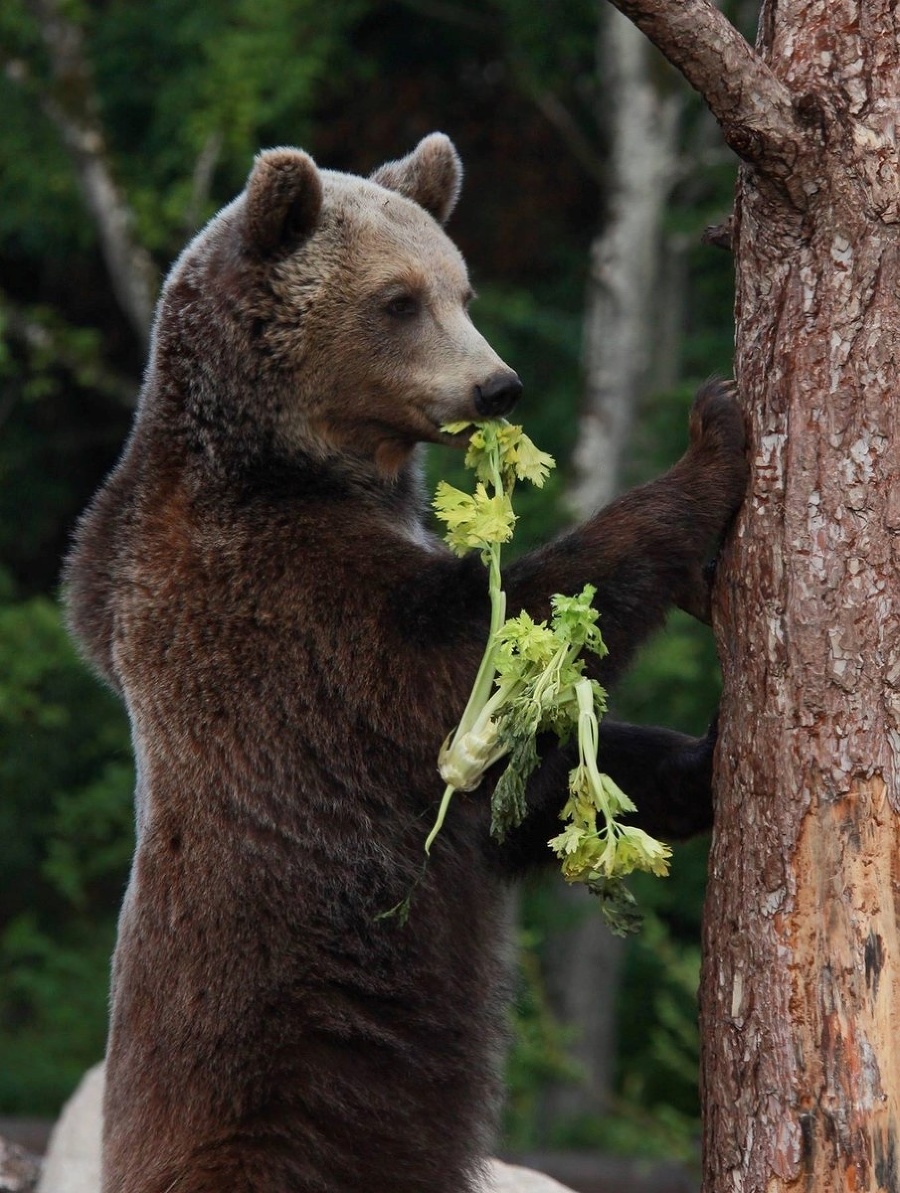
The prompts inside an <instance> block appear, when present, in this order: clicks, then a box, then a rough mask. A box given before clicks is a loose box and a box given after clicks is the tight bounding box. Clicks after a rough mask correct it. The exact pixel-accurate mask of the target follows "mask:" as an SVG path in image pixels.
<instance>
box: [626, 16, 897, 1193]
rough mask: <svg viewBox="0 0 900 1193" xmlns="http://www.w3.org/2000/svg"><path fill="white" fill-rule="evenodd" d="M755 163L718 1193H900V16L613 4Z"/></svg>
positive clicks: (742, 325) (710, 1175)
mask: <svg viewBox="0 0 900 1193" xmlns="http://www.w3.org/2000/svg"><path fill="white" fill-rule="evenodd" d="M614 2H615V3H616V4H617V7H620V8H622V9H624V10H626V11H627V12H628V14H629V15H630V16H632V18H633V19H634V20H635V21H636V22H637V23H638V24H639V25H641V27H642V28H644V29H645V31H646V32H648V34H649V35H650V36H651V37H653V38H654V40H656V41H657V44H658V45H660V48H662V49H663V51H664V52H665V53H668V54H669V55H670V57H671V58H672V60H673V61H674V62H675V63H676V65H678V66H679V67H680V68H681V69H682V70H683V71H684V73H685V74H686V75H687V77H688V78H689V80H690V81H691V82H692V83H693V84H694V85H695V86H696V87H698V89H699V90H701V92H702V93H703V94H704V95H705V96H706V98H707V100H708V102H709V103H710V106H711V107H712V108H713V111H714V113H715V114H716V116H717V117H718V118H719V120H720V122H721V123H722V125H723V128H724V131H725V134H726V138H727V139H728V140H729V142H730V143H731V144H732V146H733V147H734V148H735V149H736V150H737V151H738V152H739V153H740V154H741V155H742V156H743V157H744V158H745V159H746V160H747V163H748V164H746V165H745V166H744V167H743V169H742V173H741V179H740V184H739V191H738V204H737V219H736V225H735V228H736V238H735V243H736V251H737V267H738V282H737V308H736V309H737V325H738V326H737V362H736V373H737V379H738V387H739V390H740V393H741V396H742V399H743V401H744V404H745V407H746V411H747V418H748V429H749V433H750V443H751V453H752V461H753V477H752V482H751V492H750V495H749V497H748V500H747V503H746V505H745V507H744V510H743V512H742V514H741V516H740V518H739V521H738V525H737V528H736V533H735V534H734V535H733V536H732V538H731V541H730V543H729V545H728V547H727V549H726V551H725V553H724V556H723V559H722V561H721V564H720V568H719V582H718V598H717V615H716V624H717V630H718V637H719V642H720V646H721V649H722V654H723V668H724V674H725V695H724V699H723V705H722V716H721V726H722V730H721V742H720V749H719V752H718V760H717V782H716V786H717V793H718V806H717V825H716V833H715V837H714V842H713V851H712V857H711V864H710V869H711V872H710V886H709V892H708V899H707V908H706V920H705V929H704V974H703V980H702V989H701V1013H702V1028H703V1090H704V1116H705V1126H704V1153H705V1158H704V1181H705V1183H704V1190H705V1193H779V1191H787V1190H788V1189H792V1190H799V1189H802V1190H810V1191H814V1193H832V1191H833V1193H837V1191H838V1190H840V1191H842V1193H843V1191H845V1190H868V1191H871V1193H875V1191H876V1190H888V1191H890V1193H896V1191H897V1190H900V1139H898V1129H900V938H898V911H900V843H898V831H897V830H898V811H900V583H898V579H897V575H898V564H900V489H898V486H897V478H896V472H897V467H898V464H900V453H898V444H900V406H898V402H897V398H896V385H897V380H896V378H897V371H898V363H900V305H898V295H900V248H898V231H900V228H898V225H900V170H898V164H900V163H898V154H897V143H898V142H897V137H898V117H900V101H898V96H900V28H898V16H897V10H896V4H895V2H894V0H804V3H802V4H791V5H784V4H780V5H776V4H775V3H774V2H769V3H766V4H764V6H763V12H762V20H761V29H760V38H759V43H758V52H757V53H756V54H754V53H753V52H752V51H751V50H750V49H749V47H747V46H746V44H745V43H742V42H741V40H740V39H739V38H736V35H734V31H733V30H731V29H730V26H728V25H727V22H725V21H724V19H723V18H722V17H721V14H720V13H718V12H717V11H716V10H715V9H714V8H713V7H712V6H711V5H710V4H708V3H706V0H682V2H680V3H673V2H672V0H668V2H665V0H622V2H621V3H619V0H614Z"/></svg>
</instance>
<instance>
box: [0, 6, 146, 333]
mask: <svg viewBox="0 0 900 1193" xmlns="http://www.w3.org/2000/svg"><path fill="white" fill-rule="evenodd" d="M27 7H28V10H29V12H31V14H32V15H33V16H34V18H35V20H36V21H37V23H38V26H39V29H40V33H41V37H42V39H43V41H44V45H45V46H46V48H47V51H48V54H49V58H50V68H51V72H52V81H51V84H50V85H49V86H48V85H44V86H41V87H39V88H37V95H38V99H39V102H40V104H41V106H42V108H43V110H44V112H45V113H46V114H47V116H48V117H49V118H50V120H51V121H52V122H53V123H54V124H55V125H56V127H57V130H58V131H59V133H60V136H61V138H62V142H63V144H64V145H65V147H66V149H67V150H68V152H69V155H70V157H71V158H72V162H73V164H74V166H75V171H76V175H77V177H78V182H79V185H80V187H81V191H82V194H83V195H84V199H85V203H86V205H87V207H88V210H89V211H90V214H91V216H92V217H93V220H94V223H95V225H96V228H97V232H98V234H99V237H100V245H101V249H102V252H103V259H104V261H105V263H106V267H107V270H108V271H109V276H110V281H111V283H112V287H113V291H114V293H115V295H116V298H117V300H118V302H119V305H120V306H121V308H122V310H123V311H124V312H125V314H126V315H127V316H128V319H129V321H130V323H131V325H132V327H133V329H134V331H135V332H136V333H137V335H138V337H139V339H140V340H141V342H142V343H143V344H144V345H146V344H147V343H148V342H149V339H150V327H151V324H152V321H153V306H154V301H155V294H156V289H157V281H158V279H157V275H156V269H155V268H154V265H153V262H152V261H151V259H150V256H149V254H148V253H147V251H146V250H145V249H144V247H143V246H142V245H141V244H139V243H138V241H137V239H136V238H135V236H134V231H133V223H134V220H133V216H132V212H131V208H130V207H129V205H128V201H127V199H126V198H125V196H124V194H123V193H122V191H121V190H120V188H119V187H118V185H117V184H116V181H115V179H114V178H113V174H112V170H111V168H110V163H109V151H108V148H107V145H106V139H105V137H104V134H103V127H102V124H101V121H100V116H99V103H98V101H97V96H96V93H95V90H94V86H93V79H92V77H91V71H90V67H89V64H88V60H87V56H86V54H85V52H84V41H83V38H82V34H81V30H80V29H79V27H78V26H77V25H76V24H74V23H73V22H72V21H71V20H69V18H68V17H66V16H64V15H63V13H62V11H61V10H60V7H59V5H58V2H57V0H27ZM7 74H8V76H9V77H10V78H12V79H15V80H16V81H17V82H19V83H22V84H26V83H32V80H30V79H29V77H28V74H27V69H26V68H25V67H24V66H23V64H21V63H16V64H8V65H7ZM32 85H33V83H32Z"/></svg>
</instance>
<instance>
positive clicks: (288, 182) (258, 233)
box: [245, 149, 322, 253]
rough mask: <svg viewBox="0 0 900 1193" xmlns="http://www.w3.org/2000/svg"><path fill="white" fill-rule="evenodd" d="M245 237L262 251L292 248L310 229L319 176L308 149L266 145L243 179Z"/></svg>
mask: <svg viewBox="0 0 900 1193" xmlns="http://www.w3.org/2000/svg"><path fill="white" fill-rule="evenodd" d="M246 196H247V198H246V207H245V213H246V214H245V218H246V227H247V234H248V239H249V241H250V243H251V244H253V245H254V246H255V247H256V248H258V249H259V250H260V251H261V252H263V253H274V252H275V251H276V250H278V249H289V248H293V247H294V246H295V245H296V244H298V243H299V242H300V241H301V240H303V239H304V238H305V237H306V236H308V235H309V234H310V232H312V230H313V228H314V227H315V225H316V221H317V220H318V218H319V212H320V210H321V208H322V179H321V176H320V174H319V170H318V167H317V166H316V163H315V162H314V161H313V159H312V158H311V157H310V156H309V154H308V153H304V152H303V151H302V150H300V149H266V150H264V151H263V152H262V153H260V154H259V155H258V156H257V158H256V161H255V162H254V164H253V169H252V170H251V172H250V177H249V178H248V179H247V188H246Z"/></svg>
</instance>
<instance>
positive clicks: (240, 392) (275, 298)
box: [66, 134, 745, 1193]
mask: <svg viewBox="0 0 900 1193" xmlns="http://www.w3.org/2000/svg"><path fill="white" fill-rule="evenodd" d="M460 180H461V168H460V164H459V160H458V158H457V155H456V152H455V150H454V148H453V146H452V144H451V143H450V141H449V140H448V139H447V138H446V137H444V136H442V135H439V134H435V135H432V136H429V137H426V138H425V139H424V140H423V141H422V142H421V143H420V144H419V145H418V147H417V148H416V149H415V150H414V151H413V152H412V153H411V154H410V155H409V156H408V157H406V158H404V159H402V160H401V161H397V162H392V163H389V164H387V165H385V166H382V167H381V168H380V169H378V170H376V171H375V173H374V174H373V175H372V176H371V178H369V179H363V178H358V177H352V176H349V175H345V174H340V173H334V172H331V171H328V170H320V169H318V168H317V166H316V165H315V163H314V162H313V161H312V159H311V158H310V157H308V156H307V155H306V154H305V153H303V152H301V151H299V150H295V149H275V150H271V151H268V152H265V153H262V154H261V155H260V156H259V158H258V159H257V161H256V163H255V165H254V167H253V170H252V172H251V174H250V177H249V180H248V182H247V186H246V189H245V190H244V192H243V193H242V194H241V195H240V196H239V197H238V198H237V199H235V200H234V201H233V202H232V203H231V204H230V205H229V206H228V207H226V208H225V209H224V210H223V211H222V212H220V213H219V215H217V216H216V217H215V218H214V219H213V220H212V222H211V223H210V224H209V225H208V226H207V227H206V228H205V229H204V230H203V231H202V232H201V233H200V234H199V235H198V236H197V238H196V239H195V240H194V241H193V243H192V244H190V245H189V246H188V248H187V249H186V250H185V252H184V253H183V255H182V256H181V258H180V259H179V260H178V262H177V263H176V264H175V266H174V268H173V269H172V272H171V274H170V276H169V278H168V280H167V282H166V284H165V287H164V289H163V293H162V297H161V299H160V303H159V310H158V314H157V319H156V326H155V331H154V335H153V344H152V351H151V356H150V362H149V366H148V369H147V374H146V381H145V384H144V388H143V392H142V395H141V399H140V404H139V408H138V412H137V417H136V420H135V424H134V429H133V431H132V434H131V437H130V439H129V441H128V444H127V446H126V448H125V451H124V454H123V456H122V459H121V461H120V463H119V464H118V466H117V467H116V469H115V471H114V472H113V473H112V475H111V476H110V478H109V479H108V480H107V482H106V484H105V485H104V487H103V488H102V489H101V491H100V493H99V494H98V495H97V497H96V499H95V500H94V502H93V504H92V505H91V507H90V508H89V510H88V511H87V513H86V514H85V516H84V518H83V520H82V521H81V523H80V526H79V529H78V531H77V537H76V542H75V545H74V549H73V551H72V554H71V557H70V559H69V561H68V565H67V574H66V586H67V596H68V604H69V612H70V619H71V625H72V628H73V630H74V633H75V634H76V636H77V638H78V639H79V641H80V643H81V646H82V648H83V650H84V652H85V654H86V656H87V658H88V659H89V660H90V662H91V663H92V664H93V666H94V667H95V668H96V669H97V670H98V671H99V672H100V673H101V675H102V676H103V677H105V679H106V680H107V681H108V682H109V683H110V684H111V685H112V686H113V687H114V688H115V689H116V690H117V691H118V692H119V693H120V694H121V696H122V698H123V699H124V701H125V703H126V705H127V708H128V713H129V716H130V718H131V725H132V730H133V737H134V750H135V755H136V760H137V776H138V777H137V794H136V799H137V849H136V853H135V857H134V865H133V869H132V873H131V878H130V881H129V885H128V889H127V893H126V895H125V900H124V906H123V908H122V913H121V921H120V925H119V938H118V944H117V946H116V952H115V959H114V966H113V984H112V1019H111V1028H110V1036H109V1048H108V1057H107V1093H106V1102H105V1133H104V1160H103V1164H104V1178H103V1188H104V1191H105V1193H226V1191H227V1193H351V1191H353V1193H362V1191H365V1193H465V1191H467V1190H475V1189H477V1188H478V1187H479V1184H480V1180H481V1169H482V1164H483V1159H484V1157H485V1156H486V1155H487V1154H488V1153H489V1149H490V1145H491V1140H492V1131H493V1128H494V1122H495V1117H496V1111H497V1106H498V1102H499V1088H498V1065H499V1061H500V1059H501V1052H502V1045H503V1040H504V1007H505V994H506V979H505V968H506V960H507V958H506V951H507V950H506V945H505V943H504V927H505V923H506V903H507V892H508V890H509V887H510V884H511V881H512V880H514V879H515V878H516V877H517V876H519V875H521V874H523V873H524V872H525V871H527V870H528V869H529V868H530V867H534V866H537V865H540V864H543V863H545V862H547V861H548V860H552V855H551V854H550V851H549V850H548V848H547V841H548V839H549V838H550V837H551V836H553V835H555V834H556V833H557V832H558V831H559V820H558V816H559V812H560V809H561V807H562V805H563V803H564V802H565V786H566V774H567V771H568V769H569V766H570V764H571V760H570V759H569V758H568V757H567V756H566V751H565V749H562V748H560V747H558V746H555V745H554V746H553V747H552V748H551V747H549V746H548V747H546V749H545V752H544V755H543V759H542V763H541V765H540V767H539V769H538V770H537V772H536V773H535V775H534V776H533V779H532V781H531V784H530V787H529V793H528V794H529V809H530V811H529V815H528V818H527V819H526V820H525V822H524V823H523V824H522V825H521V827H520V828H519V829H517V830H516V831H514V832H512V833H511V834H510V835H509V836H508V838H507V839H506V841H505V842H504V844H503V845H498V844H497V843H496V842H495V841H493V840H492V839H491V837H490V833H489V821H490V812H489V806H488V805H489V794H490V792H489V787H490V780H485V782H484V783H482V785H481V787H480V788H479V789H478V790H476V791H475V792H473V793H471V794H469V795H467V796H464V797H460V798H458V799H457V800H456V801H455V803H454V806H453V809H452V812H451V815H450V816H449V817H448V820H447V823H446V824H445V826H444V829H443V832H442V833H441V836H440V838H439V840H438V842H437V844H436V845H435V848H434V850H433V852H432V856H431V860H430V862H429V864H428V867H427V869H426V870H425V873H424V876H422V877H421V880H420V881H418V885H416V887H415V896H414V900H413V904H412V914H411V916H410V918H409V920H408V922H407V923H405V924H403V923H401V922H399V920H398V919H397V918H396V917H395V918H390V917H387V918H385V917H381V918H379V916H380V913H381V912H384V911H385V910H386V909H388V908H391V907H392V906H394V905H395V904H397V903H398V901H400V900H402V899H403V898H404V897H405V896H406V895H407V894H408V893H409V892H410V890H411V889H412V888H413V886H414V884H416V882H417V880H419V879H420V875H421V874H422V862H423V842H424V839H425V836H426V835H427V832H428V829H429V827H430V825H431V823H432V821H433V819H434V815H435V810H436V807H437V803H438V801H439V798H440V795H441V791H442V787H443V784H442V781H441V780H440V777H439V775H438V773H437V770H436V759H437V755H438V751H439V748H440V746H441V743H442V741H443V739H444V737H445V736H446V735H447V733H448V731H449V730H450V729H452V728H453V726H454V725H455V723H456V721H457V720H458V718H459V716H460V714H461V712H462V709H463V706H464V704H465V701H466V698H467V695H468V692H469V690H470V688H471V685H472V681H473V678H474V675H475V672H476V669H477V666H478V663H479V660H480V657H481V654H482V651H483V647H484V643H485V638H486V634H487V630H488V622H489V603H488V596H487V584H486V577H485V572H484V569H483V567H482V564H481V561H480V559H479V558H478V555H477V553H474V554H473V555H472V556H470V557H467V558H464V559H458V558H456V557H455V556H453V555H452V554H451V553H450V552H449V551H448V550H447V549H446V548H445V547H444V546H443V545H442V543H441V542H440V541H439V540H438V539H437V538H435V537H434V536H433V535H432V534H431V533H430V532H429V530H428V529H427V528H426V519H425V510H426V501H425V498H424V495H423V489H422V482H421V475H420V452H421V450H422V449H421V447H420V446H419V445H420V444H422V443H423V442H424V443H427V442H434V443H437V442H445V441H447V440H448V438H449V436H447V435H446V434H445V433H444V432H442V431H441V427H442V425H443V424H445V423H448V422H451V421H458V420H472V419H478V418H484V417H490V416H495V415H502V414H504V413H506V412H508V411H509V409H510V408H511V407H512V405H513V403H514V402H515V400H516V398H517V397H518V395H519V392H520V389H521V386H520V383H519V380H518V378H517V376H516V374H515V373H514V372H513V371H512V370H511V369H510V368H508V367H507V366H506V365H505V364H504V363H503V361H501V360H500V359H499V357H498V356H497V354H496V353H495V352H494V351H493V350H492V349H491V348H490V346H489V345H488V344H487V342H486V341H485V340H484V339H483V338H482V336H481V335H479V333H478V332H477V331H476V330H475V328H474V327H473V325H472V323H471V322H470V319H469V315H468V311H467V307H468V303H469V300H470V298H471V296H472V292H471V289H470V285H469V280H468V277H467V274H466V267H465V264H464V262H463V260H462V258H461V256H460V254H459V252H458V251H457V249H456V248H455V247H454V245H453V244H452V243H451V241H450V240H449V239H448V238H447V236H446V235H445V234H444V232H443V230H442V228H441V224H442V223H443V222H444V221H445V220H446V219H447V217H448V216H449V214H450V212H451V210H452V209H453V206H454V204H455V202H456V198H457V194H458V192H459V187H460ZM458 438H460V440H462V439H464V438H465V437H464V436H463V437H458ZM744 485H745V462H744V455H743V433H742V424H741V418H740V416H739V413H738V410H737V407H736V406H735V404H734V402H733V400H732V398H731V396H730V393H729V392H728V388H727V387H725V386H721V385H708V386H706V387H705V388H704V389H703V390H702V391H701V392H700V394H699V395H698V398H697V400H696V402H695V405H694V409H693V413H692V416H691V426H690V445H689V447H688V449H687V451H686V453H685V455H684V456H683V457H682V458H681V460H680V461H679V462H678V463H677V464H676V465H675V466H674V467H673V468H672V470H671V471H670V472H668V473H667V474H666V475H665V476H663V477H662V478H661V479H660V480H657V481H655V482H653V483H651V484H648V485H645V486H644V487H642V488H640V489H637V490H635V491H634V492H631V493H629V494H627V495H626V496H624V497H622V498H620V499H619V500H618V501H616V502H615V503H613V504H612V505H611V506H609V507H608V508H607V509H605V510H604V511H602V512H601V513H599V514H597V515H596V516H595V517H594V518H592V519H591V520H590V521H588V522H586V523H585V524H584V525H582V526H580V527H579V528H577V529H575V530H573V531H572V532H571V533H568V534H566V535H564V536H563V537H561V538H559V539H558V540H556V541H555V542H552V543H551V544H549V545H548V546H545V547H544V548H542V549H540V550H537V551H535V552H533V553H531V554H529V555H526V556H525V557H523V558H521V559H519V560H518V561H517V562H516V563H513V564H511V565H510V566H509V567H508V569H506V571H505V587H506V591H507V594H508V608H509V610H510V612H511V613H516V612H518V611H519V610H522V609H525V610H527V611H528V612H529V613H530V614H531V615H532V616H533V617H535V618H538V619H542V618H545V617H546V616H547V615H548V613H549V599H550V596H551V594H553V593H555V592H563V593H574V592H577V591H580V590H581V588H582V587H583V586H584V585H585V584H586V583H588V582H590V583H592V584H594V585H596V588H597V595H596V598H595V604H596V606H597V607H598V608H599V610H600V612H601V623H602V628H603V634H604V637H605V640H606V643H607V645H608V647H609V656H608V658H607V659H605V660H604V661H603V663H602V664H601V665H600V668H599V673H598V674H599V678H600V679H601V680H602V681H603V682H604V683H606V684H609V683H610V682H611V681H613V680H614V679H615V677H616V676H617V675H618V674H619V673H620V672H621V670H622V669H623V668H624V667H625V666H626V664H627V663H628V661H629V659H630V658H631V656H632V655H633V653H634V651H635V649H636V647H638V645H639V644H640V643H641V642H642V641H643V640H644V639H645V638H646V637H647V635H648V634H649V633H650V631H652V630H653V629H654V628H655V627H657V626H659V625H660V624H661V622H662V621H663V618H664V616H665V613H666V610H667V608H668V607H669V606H670V605H671V604H673V603H675V604H678V605H681V606H682V607H687V608H690V609H694V610H697V609H702V608H703V607H704V581H703V565H704V563H705V562H706V561H707V559H708V558H709V557H710V555H712V554H714V552H715V550H716V546H717V543H718V541H719V540H720V538H721V536H722V534H723V532H724V530H725V528H726V527H727V525H728V522H729V520H730V519H731V517H732V515H733V514H734V512H735V510H736V508H737V506H738V505H739V503H740V500H741V497H742V493H743V490H744ZM600 745H601V760H602V767H603V769H604V770H606V771H607V772H609V773H610V774H611V775H612V776H613V777H614V778H615V779H616V780H617V781H618V782H619V783H620V785H621V786H622V787H623V788H625V790H627V791H628V792H629V793H630V794H631V795H632V796H633V797H634V799H635V801H636V803H637V804H638V807H639V808H640V814H639V821H638V823H640V824H641V825H642V826H643V827H644V828H646V829H647V830H648V831H650V832H651V833H658V834H661V835H668V836H670V837H671V836H674V837H684V836H686V835H689V834H690V833H692V832H694V831H698V830H702V829H704V828H706V827H707V826H708V825H709V823H710V820H711V798H710V790H709V784H710V755H711V751H712V742H711V739H700V740H696V739H692V738H687V737H684V736H682V735H680V734H676V733H672V732H669V731H666V730H661V729H642V728H636V727H632V726H625V725H615V724H611V723H608V722H604V723H603V725H602V727H601V743H600Z"/></svg>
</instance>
